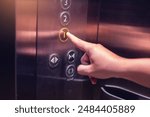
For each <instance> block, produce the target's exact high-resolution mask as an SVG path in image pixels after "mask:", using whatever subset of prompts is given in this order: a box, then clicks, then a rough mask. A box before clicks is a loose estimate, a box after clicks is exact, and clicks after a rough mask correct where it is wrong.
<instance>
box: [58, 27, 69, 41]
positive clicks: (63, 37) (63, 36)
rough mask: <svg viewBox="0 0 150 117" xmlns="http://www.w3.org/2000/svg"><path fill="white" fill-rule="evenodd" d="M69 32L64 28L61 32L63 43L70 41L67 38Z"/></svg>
mask: <svg viewBox="0 0 150 117" xmlns="http://www.w3.org/2000/svg"><path fill="white" fill-rule="evenodd" d="M67 32H69V30H68V29H67V28H62V29H61V30H60V31H59V39H60V41H61V42H66V41H67V40H68V37H67V34H66V33H67Z"/></svg>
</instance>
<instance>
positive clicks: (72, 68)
mask: <svg viewBox="0 0 150 117" xmlns="http://www.w3.org/2000/svg"><path fill="white" fill-rule="evenodd" d="M74 75H75V66H74V65H69V66H67V68H66V76H67V78H73V77H74Z"/></svg>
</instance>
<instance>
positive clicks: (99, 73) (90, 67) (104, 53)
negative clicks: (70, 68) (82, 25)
mask: <svg viewBox="0 0 150 117" xmlns="http://www.w3.org/2000/svg"><path fill="white" fill-rule="evenodd" d="M67 36H68V38H69V39H70V40H71V41H72V43H73V44H74V45H75V46H76V47H77V48H79V49H80V50H82V51H83V52H85V54H84V55H83V56H82V58H81V65H79V66H78V68H77V71H78V73H79V74H81V75H86V76H89V77H90V78H92V79H93V78H99V79H106V78H110V77H116V76H119V73H120V72H121V67H120V66H121V65H120V64H123V60H124V58H122V57H120V56H118V55H116V54H114V53H113V52H111V51H109V50H108V49H106V48H105V47H104V46H102V45H101V44H93V43H89V42H86V41H83V40H81V39H79V38H77V37H76V36H74V35H72V34H71V33H69V32H67ZM93 80H94V79H93ZM93 80H92V81H93ZM95 82H96V81H95V80H94V81H93V84H94V83H95Z"/></svg>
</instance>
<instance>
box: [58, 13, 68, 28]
mask: <svg viewBox="0 0 150 117" xmlns="http://www.w3.org/2000/svg"><path fill="white" fill-rule="evenodd" d="M60 22H61V25H63V26H67V25H68V24H69V23H70V14H69V12H67V11H64V12H62V13H61V14H60Z"/></svg>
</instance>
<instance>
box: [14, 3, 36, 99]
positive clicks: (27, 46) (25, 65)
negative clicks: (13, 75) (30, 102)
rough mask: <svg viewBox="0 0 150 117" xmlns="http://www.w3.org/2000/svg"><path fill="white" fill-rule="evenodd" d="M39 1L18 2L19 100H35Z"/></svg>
mask: <svg viewBox="0 0 150 117" xmlns="http://www.w3.org/2000/svg"><path fill="white" fill-rule="evenodd" d="M36 21H37V0H16V55H17V56H16V64H17V69H16V71H17V84H18V85H17V88H18V91H17V92H18V94H17V95H18V99H35V85H36V77H35V76H36V23H37V22H36Z"/></svg>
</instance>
